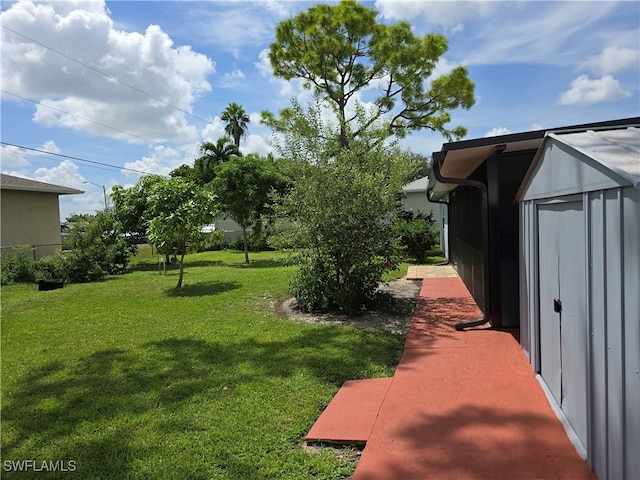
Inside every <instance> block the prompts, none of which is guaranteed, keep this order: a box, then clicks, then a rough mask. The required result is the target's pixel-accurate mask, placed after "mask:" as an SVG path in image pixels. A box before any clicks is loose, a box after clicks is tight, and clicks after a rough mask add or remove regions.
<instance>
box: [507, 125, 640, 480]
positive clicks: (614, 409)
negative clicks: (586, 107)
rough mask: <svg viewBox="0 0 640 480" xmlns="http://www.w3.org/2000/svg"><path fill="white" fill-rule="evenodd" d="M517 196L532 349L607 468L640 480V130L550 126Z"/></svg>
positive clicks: (606, 474)
mask: <svg viewBox="0 0 640 480" xmlns="http://www.w3.org/2000/svg"><path fill="white" fill-rule="evenodd" d="M517 200H518V201H519V202H520V225H521V227H520V230H521V235H520V237H521V240H520V251H521V258H520V262H521V268H520V324H521V327H520V338H521V343H522V348H523V349H524V351H525V352H526V354H527V356H528V358H529V361H530V362H531V364H532V365H533V366H534V368H535V370H536V371H537V372H539V373H540V376H541V378H542V380H543V382H544V385H545V386H546V387H547V389H548V391H549V392H550V393H551V396H552V397H553V399H554V400H555V402H556V403H557V405H558V406H559V407H560V408H561V410H562V412H563V413H564V415H565V417H566V419H567V420H568V421H569V423H570V425H571V427H572V429H573V430H574V432H575V434H576V436H577V439H578V442H576V443H577V446H578V449H579V450H580V451H581V453H582V454H583V456H584V457H586V458H587V460H588V462H589V465H590V466H591V467H592V468H593V469H594V470H595V472H596V474H597V475H598V477H599V478H600V479H601V480H604V479H607V478H616V479H617V478H629V479H631V478H640V455H639V453H640V129H639V128H637V127H636V128H627V129H616V130H610V129H606V130H593V131H586V132H576V133H565V134H562V133H550V134H548V135H547V136H545V139H544V141H543V144H542V146H541V147H540V148H539V149H538V153H537V154H536V157H535V158H534V160H533V163H532V165H531V167H530V168H529V172H528V173H527V176H526V177H525V180H524V182H523V184H522V186H521V187H520V191H519V192H518V196H517Z"/></svg>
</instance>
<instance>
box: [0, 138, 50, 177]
mask: <svg viewBox="0 0 640 480" xmlns="http://www.w3.org/2000/svg"><path fill="white" fill-rule="evenodd" d="M38 150H42V151H44V152H48V153H60V149H59V148H58V146H57V145H56V144H55V142H54V141H53V140H47V141H46V142H44V143H43V144H42V145H41V146H40V147H39V148H38ZM0 152H1V153H2V167H3V169H4V168H6V167H26V166H29V165H30V163H29V160H27V157H29V156H33V157H39V156H43V154H40V153H37V152H29V151H26V150H24V149H22V148H20V147H17V146H14V145H6V146H5V145H2V146H0ZM9 175H13V174H12V173H10V174H9ZM19 176H25V175H19Z"/></svg>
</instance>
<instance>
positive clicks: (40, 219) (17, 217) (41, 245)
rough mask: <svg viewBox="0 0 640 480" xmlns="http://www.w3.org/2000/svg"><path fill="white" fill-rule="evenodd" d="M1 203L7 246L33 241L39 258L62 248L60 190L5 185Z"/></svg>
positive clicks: (0, 212) (2, 238)
mask: <svg viewBox="0 0 640 480" xmlns="http://www.w3.org/2000/svg"><path fill="white" fill-rule="evenodd" d="M1 205H2V206H1V211H0V215H1V217H0V218H2V228H1V233H0V237H1V238H0V242H1V244H2V247H3V249H4V248H5V247H13V246H19V245H32V246H33V247H34V248H35V257H36V259H39V258H41V257H44V256H47V255H54V254H56V253H59V252H60V251H61V250H62V237H61V234H60V207H59V203H58V194H57V193H41V192H29V191H22V190H6V189H3V190H2V193H1Z"/></svg>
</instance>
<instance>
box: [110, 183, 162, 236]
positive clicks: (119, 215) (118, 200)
mask: <svg viewBox="0 0 640 480" xmlns="http://www.w3.org/2000/svg"><path fill="white" fill-rule="evenodd" d="M163 180H164V177H162V176H160V175H145V176H144V177H141V178H140V179H139V180H138V182H137V183H136V184H135V185H134V186H133V187H130V188H124V187H122V186H121V185H116V186H114V187H113V189H112V193H111V200H112V201H113V210H114V215H115V218H116V221H117V222H118V224H119V228H120V229H121V230H122V232H123V233H126V234H132V235H141V236H144V235H146V234H147V231H148V230H149V222H150V221H151V216H150V211H149V197H150V196H151V190H152V188H153V186H154V185H155V184H156V183H158V182H161V181H163Z"/></svg>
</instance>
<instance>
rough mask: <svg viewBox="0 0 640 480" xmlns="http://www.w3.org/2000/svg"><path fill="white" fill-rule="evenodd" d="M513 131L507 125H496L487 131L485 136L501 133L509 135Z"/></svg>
mask: <svg viewBox="0 0 640 480" xmlns="http://www.w3.org/2000/svg"><path fill="white" fill-rule="evenodd" d="M510 133H511V130H509V129H508V128H506V127H495V128H492V129H491V130H489V131H488V132H487V133H485V135H484V136H485V138H486V137H498V136H500V135H509V134H510Z"/></svg>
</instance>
